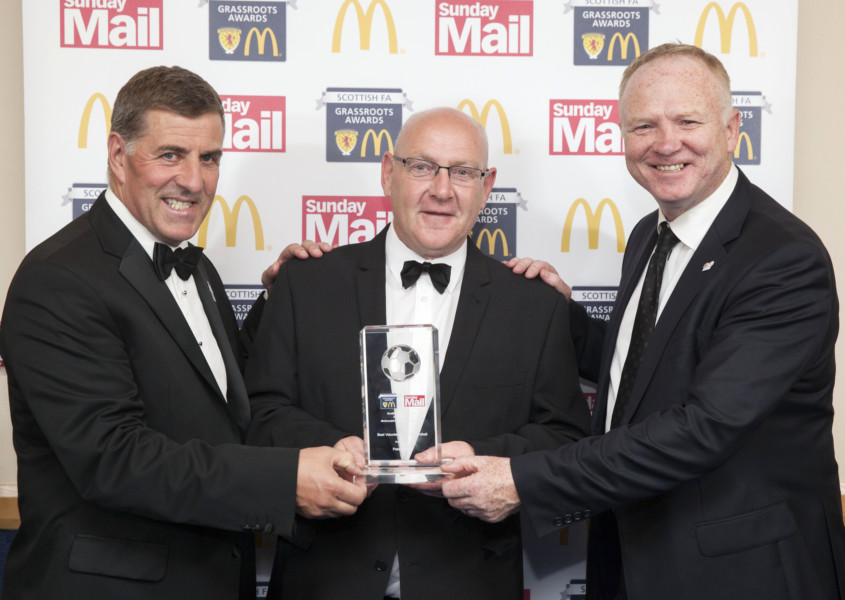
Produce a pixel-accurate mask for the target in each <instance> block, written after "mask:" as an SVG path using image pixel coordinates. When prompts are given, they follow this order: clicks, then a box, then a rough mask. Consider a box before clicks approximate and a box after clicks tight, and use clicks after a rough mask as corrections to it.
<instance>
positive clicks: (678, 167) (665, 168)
mask: <svg viewBox="0 0 845 600" xmlns="http://www.w3.org/2000/svg"><path fill="white" fill-rule="evenodd" d="M684 166H685V165H684V163H680V164H677V165H655V167H654V168H655V169H657V170H658V171H663V172H664V173H671V172H673V171H680V170H681V169H683V168H684Z"/></svg>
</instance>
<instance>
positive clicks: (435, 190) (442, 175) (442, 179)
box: [429, 167, 452, 200]
mask: <svg viewBox="0 0 845 600" xmlns="http://www.w3.org/2000/svg"><path fill="white" fill-rule="evenodd" d="M429 189H430V190H431V195H432V196H436V197H437V198H438V199H439V200H448V199H449V198H451V197H452V181H451V180H450V179H449V169H446V168H445V167H440V169H439V170H438V171H437V174H436V175H435V176H434V179H432V180H431V184H430V186H429Z"/></svg>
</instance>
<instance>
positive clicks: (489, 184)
mask: <svg viewBox="0 0 845 600" xmlns="http://www.w3.org/2000/svg"><path fill="white" fill-rule="evenodd" d="M496 172H497V171H496V167H490V172H489V173H487V176H486V177H484V186H483V189H484V202H482V203H481V208H480V209H479V211H478V212H481V210H482V209H483V208H484V205H485V204H487V199H488V198H489V197H490V192H492V191H493V185H494V184H495V183H496Z"/></svg>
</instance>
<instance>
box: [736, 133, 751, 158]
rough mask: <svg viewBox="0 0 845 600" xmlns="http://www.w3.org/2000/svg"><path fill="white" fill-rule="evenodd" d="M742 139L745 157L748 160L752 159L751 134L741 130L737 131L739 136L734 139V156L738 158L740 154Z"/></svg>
mask: <svg viewBox="0 0 845 600" xmlns="http://www.w3.org/2000/svg"><path fill="white" fill-rule="evenodd" d="M743 141H744V142H745V153H746V159H747V160H749V161H752V160H754V147H753V146H752V145H751V136H750V135H748V133H747V132H745V131H741V132H740V133H739V137H738V138H737V140H736V148H734V158H736V159H738V158H739V157H740V156H741V153H740V149H741V148H742V142H743Z"/></svg>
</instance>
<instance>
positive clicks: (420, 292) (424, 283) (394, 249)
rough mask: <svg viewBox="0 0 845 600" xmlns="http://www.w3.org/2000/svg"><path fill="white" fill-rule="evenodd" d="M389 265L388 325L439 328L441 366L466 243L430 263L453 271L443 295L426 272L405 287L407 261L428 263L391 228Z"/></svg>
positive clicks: (394, 585) (393, 587) (394, 577)
mask: <svg viewBox="0 0 845 600" xmlns="http://www.w3.org/2000/svg"><path fill="white" fill-rule="evenodd" d="M384 255H385V262H386V267H387V269H386V271H385V275H386V277H385V280H384V293H385V300H386V302H385V309H386V315H385V316H386V319H387V324H388V325H426V324H431V325H434V326H435V327H436V328H437V333H438V346H439V354H440V367H441V369H442V367H443V362H444V361H445V360H446V350H447V348H448V347H449V339H450V337H451V335H452V325H453V324H454V323H455V312H456V311H457V309H458V298H459V297H460V295H461V283H462V282H463V279H464V268H465V266H466V256H467V243H466V242H464V243H463V244H462V245H461V247H460V248H458V249H457V250H456V251H455V252H453V253H452V254H449V255H448V256H444V257H442V258H437V259H434V260H429V261H427V262H430V263H433V264H434V263H438V264H439V263H445V264H447V265H449V266H450V267H451V268H452V271H451V273H450V277H449V285H448V286H447V287H446V289H445V290H443V293H442V294H440V293H438V291H437V290H436V289H434V285H432V283H431V278H430V277H429V276H428V273H423V274H422V275H420V278H419V279H418V280H417V282H416V283H415V284H414V285H412V286H410V287H409V288H408V289H405V288H403V287H402V276H401V273H402V267H403V265H404V264H405V261H406V260H415V261H417V262H420V263H423V262H426V259H424V258H423V257H422V256H420V255H419V254H417V253H416V252H413V251H412V250H410V249H409V248H408V247H407V246H405V244H403V243H402V241H401V240H400V239H399V237H398V236H397V235H396V232H394V231H393V227H392V226H391V227H390V228H389V229H388V231H387V239H386V240H385V245H384ZM385 596H390V597H392V598H399V554H398V553H397V554H396V556H394V558H393V567H392V568H391V570H390V579H389V580H388V584H387V590H385Z"/></svg>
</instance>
